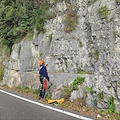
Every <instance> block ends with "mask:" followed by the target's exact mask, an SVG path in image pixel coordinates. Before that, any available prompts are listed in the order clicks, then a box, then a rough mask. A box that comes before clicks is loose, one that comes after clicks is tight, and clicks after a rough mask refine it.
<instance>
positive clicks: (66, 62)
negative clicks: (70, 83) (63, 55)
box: [64, 60, 68, 69]
mask: <svg viewBox="0 0 120 120" xmlns="http://www.w3.org/2000/svg"><path fill="white" fill-rule="evenodd" d="M64 63H65V67H66V69H67V67H68V65H67V61H66V60H64Z"/></svg>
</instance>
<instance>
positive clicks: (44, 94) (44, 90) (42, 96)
mask: <svg viewBox="0 0 120 120" xmlns="http://www.w3.org/2000/svg"><path fill="white" fill-rule="evenodd" d="M45 93H46V90H45V89H44V91H43V95H42V98H44V96H45Z"/></svg>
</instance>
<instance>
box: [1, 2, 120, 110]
mask: <svg viewBox="0 0 120 120" xmlns="http://www.w3.org/2000/svg"><path fill="white" fill-rule="evenodd" d="M51 4H52V3H51ZM69 4H71V5H73V6H74V7H75V10H76V11H77V15H78V23H77V26H76V29H75V30H74V31H72V32H70V33H65V31H64V26H65V25H64V19H65V15H66V13H67V10H68V6H69ZM69 4H66V3H65V2H59V3H58V4H57V5H56V6H55V5H54V10H55V11H56V10H57V11H56V12H57V15H56V17H55V18H54V19H51V20H48V21H46V23H45V25H44V27H45V32H44V33H42V32H41V33H40V34H39V35H38V37H36V36H34V39H33V40H32V41H29V40H23V41H22V42H21V43H19V44H16V45H15V46H14V48H13V51H12V54H11V57H10V60H9V63H8V66H7V64H6V66H7V68H6V70H5V71H6V72H5V75H4V80H3V83H5V84H8V85H9V86H10V87H13V86H17V85H18V84H21V85H22V87H25V86H29V87H30V88H38V87H39V83H38V76H39V74H38V69H39V65H38V61H39V60H40V59H44V60H45V62H46V63H48V67H47V70H48V74H49V75H50V80H51V82H53V84H54V87H53V88H52V89H51V91H52V92H51V94H52V95H53V98H60V97H62V93H61V91H57V90H58V89H60V88H62V85H63V84H64V83H65V82H66V80H68V82H69V84H70V83H72V82H73V81H74V79H75V78H76V77H77V74H75V73H77V70H78V68H79V67H80V68H81V69H82V70H83V71H90V72H92V73H93V74H92V75H84V76H85V82H84V83H83V85H82V86H79V90H78V91H77V92H75V91H73V92H72V94H71V98H70V99H76V98H77V97H85V98H86V103H87V105H88V106H92V107H97V108H103V109H107V107H108V106H107V102H108V100H109V97H113V98H114V99H115V101H114V102H115V106H117V105H118V104H120V102H119V99H120V93H119V89H120V86H119V85H117V84H118V83H120V77H119V76H120V27H119V25H120V14H119V11H120V6H118V5H117V4H116V1H115V0H99V1H96V2H95V3H92V4H91V5H88V4H87V0H70V3H69ZM104 5H106V6H107V9H108V10H109V15H108V16H109V17H108V21H106V20H105V19H101V18H100V15H99V14H98V9H99V8H100V7H101V6H104ZM51 9H53V8H51ZM54 10H53V11H54ZM35 32H36V31H35ZM50 35H52V40H50V38H49V36H50ZM80 42H81V43H82V45H83V46H82V47H80V46H79V44H80ZM20 45H21V50H20V55H19V52H18V50H19V47H20ZM95 50H97V51H99V56H98V60H97V59H96V56H95ZM81 76H82V75H81ZM86 86H88V87H89V88H92V90H93V91H95V92H94V94H91V93H90V92H88V91H86ZM100 92H103V93H104V99H103V100H102V101H101V102H100V101H98V97H97V95H98V94H99V93H100ZM106 96H107V97H106ZM95 99H96V100H97V102H98V105H95V104H94V100H95ZM116 110H117V111H118V110H120V107H118V108H117V107H116Z"/></svg>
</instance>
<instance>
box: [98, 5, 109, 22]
mask: <svg viewBox="0 0 120 120" xmlns="http://www.w3.org/2000/svg"><path fill="white" fill-rule="evenodd" d="M98 13H99V15H100V17H101V18H102V19H106V20H107V19H108V15H109V12H108V9H107V6H106V5H105V6H101V7H100V8H99V9H98Z"/></svg>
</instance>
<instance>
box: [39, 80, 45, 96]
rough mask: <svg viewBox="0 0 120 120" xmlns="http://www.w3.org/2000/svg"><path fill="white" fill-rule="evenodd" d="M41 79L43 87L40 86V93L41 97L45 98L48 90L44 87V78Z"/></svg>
mask: <svg viewBox="0 0 120 120" xmlns="http://www.w3.org/2000/svg"><path fill="white" fill-rule="evenodd" d="M40 81H41V88H40V94H39V97H41V98H44V96H45V93H46V90H45V89H43V80H40Z"/></svg>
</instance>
